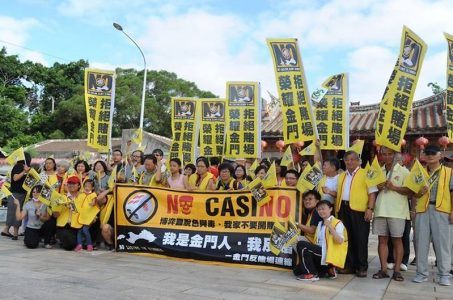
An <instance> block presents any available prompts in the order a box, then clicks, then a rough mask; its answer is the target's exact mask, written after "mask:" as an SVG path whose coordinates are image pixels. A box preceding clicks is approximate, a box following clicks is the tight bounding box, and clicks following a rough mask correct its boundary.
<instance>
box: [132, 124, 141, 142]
mask: <svg viewBox="0 0 453 300" xmlns="http://www.w3.org/2000/svg"><path fill="white" fill-rule="evenodd" d="M131 140H132V142H134V143H135V144H137V145H140V144H141V143H142V141H143V129H142V128H138V129H136V130H135V131H134V132H133V133H132V135H131Z"/></svg>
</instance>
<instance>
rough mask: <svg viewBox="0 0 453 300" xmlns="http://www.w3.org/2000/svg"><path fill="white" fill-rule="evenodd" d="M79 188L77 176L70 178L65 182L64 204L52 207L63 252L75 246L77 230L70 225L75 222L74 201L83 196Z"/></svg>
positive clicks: (79, 182) (79, 183)
mask: <svg viewBox="0 0 453 300" xmlns="http://www.w3.org/2000/svg"><path fill="white" fill-rule="evenodd" d="M80 186H81V181H80V178H79V176H77V175H72V176H70V177H69V178H68V180H67V187H68V193H67V194H66V197H65V203H64V204H60V205H58V206H55V207H52V211H53V213H54V216H55V217H56V218H57V238H58V239H59V240H60V244H61V247H62V248H63V249H65V250H73V249H74V248H75V246H76V245H77V230H76V229H75V228H73V227H72V226H71V224H72V223H76V222H77V221H76V219H77V214H76V213H77V211H76V207H75V199H76V198H77V197H79V196H80V195H82V194H83V193H81V192H80ZM82 196H83V195H82Z"/></svg>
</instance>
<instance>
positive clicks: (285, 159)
mask: <svg viewBox="0 0 453 300" xmlns="http://www.w3.org/2000/svg"><path fill="white" fill-rule="evenodd" d="M292 163H293V153H292V152H291V145H288V147H287V148H286V150H285V153H283V156H282V160H281V162H280V166H282V167H287V166H288V165H290V164H292Z"/></svg>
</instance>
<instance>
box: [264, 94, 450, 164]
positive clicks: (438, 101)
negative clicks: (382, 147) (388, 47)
mask: <svg viewBox="0 0 453 300" xmlns="http://www.w3.org/2000/svg"><path fill="white" fill-rule="evenodd" d="M271 97H272V96H271ZM445 111H446V105H445V92H443V93H440V94H437V95H434V96H431V97H428V98H425V99H422V100H418V101H414V102H413V103H412V111H411V114H410V118H409V123H408V128H407V131H406V135H405V140H406V146H405V147H404V148H403V152H406V153H409V154H411V155H413V156H417V154H418V151H419V148H418V147H417V146H416V145H415V140H416V139H417V138H419V137H421V136H424V137H425V138H427V139H428V140H429V142H430V143H436V144H437V143H438V139H439V138H440V137H441V136H445V135H447V125H446V120H445V115H446V112H445ZM378 113H379V104H371V105H360V102H356V103H354V102H352V103H351V105H350V108H349V116H350V118H349V129H350V144H352V142H353V141H354V140H356V139H364V140H365V146H364V150H363V154H365V155H366V154H368V155H370V156H372V153H373V152H374V146H373V140H374V131H375V126H376V119H377V116H378ZM282 125H283V120H282V114H281V111H278V112H276V113H274V115H272V116H271V118H270V119H269V121H267V122H265V123H264V124H263V128H262V139H263V140H264V141H266V142H267V147H266V148H265V149H264V153H263V156H264V157H270V156H277V157H278V156H280V154H279V150H278V149H277V147H276V146H275V143H276V142H277V141H278V140H282V139H283V136H282ZM450 153H453V147H451V146H450V147H448V148H447V149H446V153H445V155H450Z"/></svg>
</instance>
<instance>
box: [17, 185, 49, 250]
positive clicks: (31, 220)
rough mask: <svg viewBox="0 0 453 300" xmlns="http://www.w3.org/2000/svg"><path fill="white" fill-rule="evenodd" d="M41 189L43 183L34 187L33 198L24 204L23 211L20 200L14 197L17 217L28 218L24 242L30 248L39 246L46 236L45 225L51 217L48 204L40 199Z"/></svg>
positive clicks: (19, 219) (19, 218)
mask: <svg viewBox="0 0 453 300" xmlns="http://www.w3.org/2000/svg"><path fill="white" fill-rule="evenodd" d="M41 189H42V185H35V186H34V187H33V189H32V197H31V200H30V201H28V202H27V203H25V204H24V207H23V210H22V211H21V210H20V202H19V200H18V199H14V204H15V206H16V219H17V220H18V221H22V220H26V224H27V225H26V227H25V232H24V244H25V246H26V247H27V248H30V249H34V248H38V246H39V241H40V240H41V238H42V237H44V236H46V233H45V227H44V226H43V225H44V222H45V221H47V220H48V219H49V215H48V214H47V206H46V205H45V204H43V203H42V202H41V201H40V200H39V195H40V193H41ZM47 235H48V234H47Z"/></svg>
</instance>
